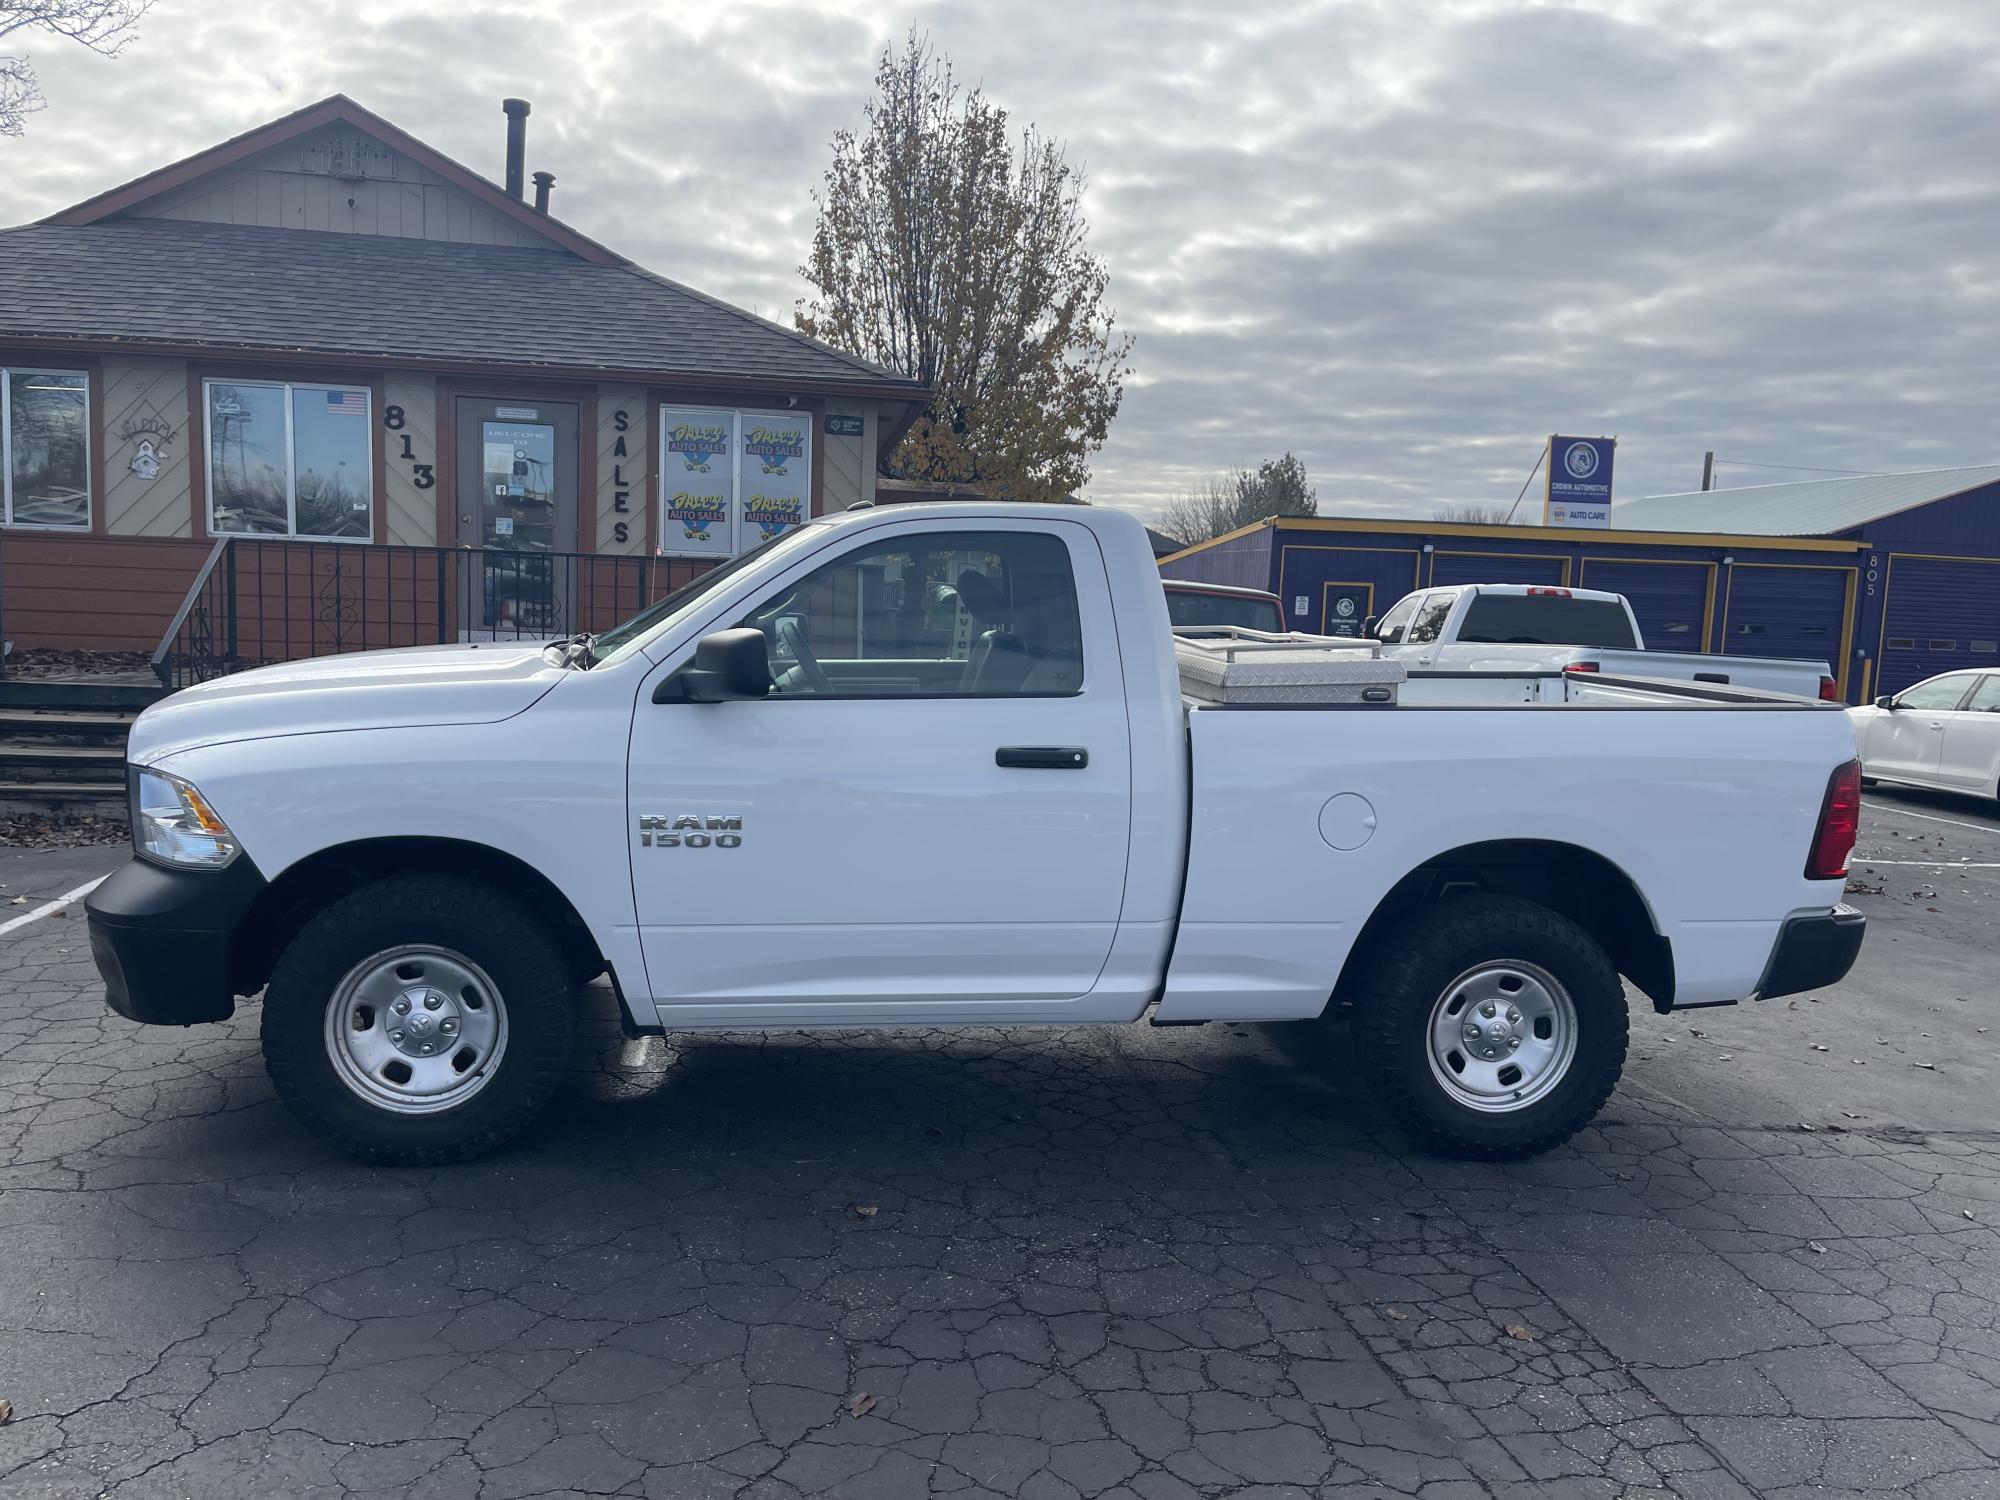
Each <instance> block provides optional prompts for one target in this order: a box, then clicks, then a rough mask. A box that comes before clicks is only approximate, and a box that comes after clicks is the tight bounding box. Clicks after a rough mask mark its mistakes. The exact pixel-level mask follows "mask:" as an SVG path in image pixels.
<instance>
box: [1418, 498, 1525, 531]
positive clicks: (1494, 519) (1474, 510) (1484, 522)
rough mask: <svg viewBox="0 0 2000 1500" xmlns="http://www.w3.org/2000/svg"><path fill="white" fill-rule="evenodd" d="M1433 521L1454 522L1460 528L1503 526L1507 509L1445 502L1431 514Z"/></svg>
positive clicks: (1500, 506)
mask: <svg viewBox="0 0 2000 1500" xmlns="http://www.w3.org/2000/svg"><path fill="white" fill-rule="evenodd" d="M1431 519H1432V520H1433V521H1447V522H1456V523H1457V524H1459V525H1461V526H1505V525H1506V524H1507V507H1506V506H1504V505H1480V504H1477V503H1474V502H1464V503H1460V502H1456V501H1447V502H1446V503H1445V504H1443V505H1440V506H1438V507H1437V508H1436V509H1435V510H1433V511H1432V512H1431Z"/></svg>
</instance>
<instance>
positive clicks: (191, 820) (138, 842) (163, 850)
mask: <svg viewBox="0 0 2000 1500" xmlns="http://www.w3.org/2000/svg"><path fill="white" fill-rule="evenodd" d="M132 844H133V846H134V847H135V848H136V849H138V851H139V852H140V853H141V854H144V855H146V856H147V857H148V858H151V859H156V860H158V861H159V862H160V863H161V864H163V865H191V866H195V867H197V868H201V869H208V870H219V869H221V868H222V867H223V866H224V865H226V864H228V863H229V862H230V861H231V860H232V859H234V858H236V849H237V844H236V836H235V835H234V834H232V833H231V832H230V831H229V828H228V826H227V825H226V824H225V823H224V822H223V821H222V819H220V818H218V817H217V816H216V815H215V809H214V808H212V807H210V806H209V805H208V802H207V800H206V799H205V798H204V797H203V796H202V795H201V793H200V792H198V791H196V790H195V789H194V788H193V787H192V786H191V785H189V784H188V783H187V782H185V781H182V780H181V779H180V777H178V776H169V775H168V774H167V773H166V772H165V771H152V770H148V769H146V768H145V767H144V766H138V767H135V768H134V769H133V772H132Z"/></svg>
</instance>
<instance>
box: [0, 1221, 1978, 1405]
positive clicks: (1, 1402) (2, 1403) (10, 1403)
mask: <svg viewBox="0 0 2000 1500" xmlns="http://www.w3.org/2000/svg"><path fill="white" fill-rule="evenodd" d="M1966 1217H1967V1218H1968V1219H1969V1218H1971V1217H1972V1215H1971V1214H1967V1215H1966ZM13 1420H14V1403H13V1402H11V1401H0V1426H5V1425H6V1424H7V1423H9V1422H11V1421H13Z"/></svg>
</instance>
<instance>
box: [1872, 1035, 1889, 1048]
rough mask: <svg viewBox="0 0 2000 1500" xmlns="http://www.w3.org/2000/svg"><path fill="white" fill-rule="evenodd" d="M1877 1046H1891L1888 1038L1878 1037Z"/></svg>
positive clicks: (1876, 1039)
mask: <svg viewBox="0 0 2000 1500" xmlns="http://www.w3.org/2000/svg"><path fill="white" fill-rule="evenodd" d="M1875 1045H1876V1046H1878V1047H1886V1046H1888V1045H1889V1039H1888V1038H1887V1037H1886V1036H1878V1037H1876V1038H1875Z"/></svg>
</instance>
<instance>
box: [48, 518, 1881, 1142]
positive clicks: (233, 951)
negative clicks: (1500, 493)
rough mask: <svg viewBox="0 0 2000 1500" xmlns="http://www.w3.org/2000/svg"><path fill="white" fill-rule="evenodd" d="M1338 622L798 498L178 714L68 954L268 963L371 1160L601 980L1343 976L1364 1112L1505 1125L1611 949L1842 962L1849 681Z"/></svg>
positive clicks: (1048, 547)
mask: <svg viewBox="0 0 2000 1500" xmlns="http://www.w3.org/2000/svg"><path fill="white" fill-rule="evenodd" d="M1332 645H1333V643H1331V642H1329V641H1325V640H1314V641H1308V642H1307V643H1305V644H1303V645H1297V644H1295V643H1290V642H1280V643H1277V644H1275V645H1274V646H1272V647H1271V649H1270V652H1269V654H1268V656H1267V658H1265V659H1264V660H1263V661H1262V662H1258V661H1251V660H1248V657H1247V655H1246V657H1245V659H1244V660H1241V661H1228V660H1227V658H1228V657H1229V653H1230V650H1231V649H1233V648H1227V647H1219V646H1217V645H1216V644H1215V643H1214V642H1207V643H1203V642H1197V641H1192V640H1185V641H1180V642H1178V643H1177V642H1176V640H1175V638H1174V636H1173V635H1172V633H1171V631H1170V628H1169V624H1168V616H1167V607H1166V603H1165V596H1164V594H1163V591H1162V588H1161V584H1160V577H1159V574H1158V571H1157V570H1156V568H1155V566H1154V563H1153V559H1152V556H1151V553H1150V551H1149V549H1148V547H1147V544H1146V540H1145V534H1144V532H1143V530H1142V529H1141V527H1140V526H1139V524H1138V522H1137V521H1135V520H1133V519H1132V518H1131V517H1129V516H1126V515H1123V514H1121V513H1119V512H1116V511H1109V510H1102V509H1093V508H1086V507H1078V506H1012V505H988V504H950V505H929V506H921V505H910V506H897V507H893V508H886V509H864V510H856V511H849V512H846V513H844V514H841V515H836V516H829V517H823V518H820V519H818V520H815V521H813V522H811V523H809V524H807V525H804V526H802V527H799V528H797V529H796V530H794V531H792V532H789V533H788V534H786V535H785V536H783V537H780V538H778V539H777V540H775V541H773V542H771V543H769V544H767V545H766V546H764V547H762V548H760V549H758V550H757V551H755V552H752V553H749V554H746V555H745V556H743V557H740V558H737V559H736V560H734V561H732V562H729V563H726V564H724V565H722V566H721V567H718V568H716V569H715V570H714V571H712V572H710V573H708V574H707V575H706V576H704V577H703V578H701V579H700V580H698V581H697V582H695V583H694V584H692V585H690V586H689V587H687V588H686V589H683V590H681V591H680V592H679V593H677V594H674V595H671V596H669V597H668V598H666V599H664V600H662V601H661V602H660V603H658V604H656V605H654V606H653V607H651V608H649V609H647V610H645V611H643V612H642V613H641V614H639V615H638V616H636V617H635V618H634V619H632V620H630V621H628V622H627V623H626V624H624V625H622V626H620V627H618V628H617V629H615V630H612V631H609V632H607V633H605V634H604V635H602V636H598V637H578V638H576V639H574V640H571V641H567V642H561V643H557V644H553V645H549V646H512V645H506V646H495V645H492V644H484V645H467V646H448V647H433V648H418V649H411V650H403V651H386V652H375V653H369V654H365V655H358V656H346V657H328V658H323V659H319V660H313V661H303V662H295V663H291V664H289V665H282V666H273V667H267V668H263V669H260V670H257V671H251V672H245V673H242V674H239V675H236V676H231V677H225V678H222V679H220V680H217V681H214V682H209V683H205V684H202V685H200V686H197V687H193V688H189V689H187V690H185V691H183V692H180V693H177V694H175V695H173V696H172V697H170V698H167V699H165V700H164V701H162V702H161V703H159V704H157V705H155V706H154V707H152V708H150V709H148V710H147V711H146V712H145V713H144V714H143V715H142V716H141V717H140V718H139V720H138V722H137V724H136V726H135V727H134V729H133V731H132V734H131V739H130V749H129V752H128V753H129V756H130V760H131V763H132V771H131V779H132V786H133V830H134V839H135V842H136V844H137V850H136V856H135V858H134V859H133V860H132V861H131V862H129V863H128V864H126V865H125V866H124V867H123V868H121V869H120V870H119V871H117V872H116V873H115V874H113V875H112V876H111V878H110V879H109V880H107V881H106V882H105V883H104V884H103V885H101V886H99V887H98V888H97V889H96V890H95V891H94V892H93V893H92V894H91V896H90V898H89V901H88V911H89V919H90V940H91V947H92V951H93V954H94V956H95V958H96V961H97V964H98V967H99V969H100V970H101V972H102V973H103V975H104V979H105V984H106V990H107V995H108V999H109V1003H110V1004H111V1006H112V1008H113V1009H115V1010H117V1011H118V1012H119V1013H121V1014H123V1015H126V1016H129V1017H131V1018H133V1019H135V1020H140V1021H149V1022H158V1023H166V1024H189V1023H195V1022H203V1021H216V1020H221V1019H223V1018H225V1017H227V1016H229V1015H230V1014H231V1012H232V1010H233V1008H234V1005H235V997H237V996H254V995H256V994H258V993H259V992H260V991H261V992H262V995H263V1002H262V1016H261V1024H262V1038H263V1050H264V1056H265V1059H266V1063H267V1066H268V1068H269V1070H270V1073H271V1076H272V1078H273V1080H274V1082H275V1084H276V1086H277V1089H278V1092H279V1094H280V1096H281V1097H282V1098H283V1099H284V1100H285V1102H286V1103H287V1104H288V1105H289V1106H290V1107H291V1108H292V1110H293V1111H294V1112H295V1113H296V1114H297V1115H298V1116H299V1118H300V1119H301V1120H303V1121H304V1122H305V1123H306V1124H307V1125H308V1126H310V1127H311V1128H312V1129H314V1130H315V1131H317V1132H319V1133H320V1134H321V1135H323V1136H324V1137H325V1138H326V1139H328V1140H329V1141H331V1142H333V1143H334V1144H336V1145H337V1146H339V1147H341V1148H342V1149H344V1150H347V1151H349V1152H352V1153H354V1154H356V1155H358V1156H360V1157H363V1158H365V1159H369V1160H375V1161H386V1162H403V1163H419V1162H435V1161H446V1160H457V1159H462V1158H464V1157H467V1156H471V1155H474V1154H476V1153H478V1152H480V1151H483V1150H486V1149H488V1148H490V1147H492V1146H493V1145H495V1144H497V1143H498V1142H500V1141H502V1140H504V1139H505V1138H507V1137H508V1136H509V1135H511V1134H513V1133H514V1132H516V1131H518V1130H520V1129H521V1128H523V1127H524V1126H525V1125H526V1124H527V1123H528V1122H529V1121H530V1120H531V1119H532V1118H533V1117H534V1115H535V1113H536V1111H537V1110H539V1109H540V1108H541V1107H542V1105H543V1104H544V1103H546V1102H547V1100H548V1099H549V1097H550V1096H551V1094H552V1093H553V1092H554V1090H555V1088H556V1086H557V1084H558V1082H559V1080H560V1079H561V1077H562V1073H563V1069H564V1063H565V1058H566V1056H567V1054H568V1051H569V1047H570V1043H571V1037H572V1033H573V1031H574V1024H575V1023H574V1005H575V998H576V993H577V988H578V986H580V985H581V984H582V983H583V982H585V981H588V980H590V979H593V978H595V977H597V976H599V975H608V977H609V979H610V981H611V983H612V984H613V986H615V988H616V991H617V995H618V999H619V1003H620V1004H621V1006H622V1008H623V1011H624V1014H625V1019H626V1024H627V1025H628V1027H630V1028H631V1029H632V1030H633V1031H634V1032H635V1033H646V1032H652V1033H658V1032H662V1031H666V1032H672V1031H682V1030H691V1029H709V1030H739V1031H752V1032H754V1031H760V1030H771V1029H792V1028H798V1027H842V1028H857V1027H902V1026H918V1027H933V1026H941V1025H955V1024H964V1025H980V1026H993V1025H1004V1024H1024V1023H1034V1024H1058V1025H1074V1024H1082V1023H1112V1022H1119V1023H1130V1022H1134V1021H1140V1020H1146V1019H1150V1020H1151V1021H1152V1022H1154V1023H1155V1024H1163V1025H1164V1024H1198V1023H1201V1022H1205V1021H1211V1020H1229V1021H1285V1020H1292V1021H1308V1020H1317V1019H1319V1018H1321V1017H1322V1015H1323V1014H1325V1013H1328V1012H1329V1010H1330V1009H1331V1008H1332V1007H1333V1005H1334V1003H1335V1002H1338V1008H1339V1009H1340V1010H1341V1011H1342V1012H1345V1013H1351V1016H1352V1023H1353V1040H1354V1045H1355V1046H1356V1047H1357V1048H1358V1049H1359V1051H1360V1052H1361V1054H1362V1056H1363V1060H1364V1064H1365V1066H1364V1069H1363V1071H1364V1072H1365V1074H1366V1075H1367V1076H1368V1077H1369V1078H1370V1081H1371V1084H1372V1086H1373V1087H1374V1089H1375V1091H1376V1092H1377V1093H1378V1094H1379V1095H1380V1097H1381V1099H1382V1100H1383V1102H1384V1103H1385V1105H1386V1106H1387V1107H1388V1108H1389V1110H1390V1111H1391V1112H1392V1113H1393V1114H1394V1116H1395V1118H1396V1119H1397V1120H1398V1121H1399V1122H1400V1123H1401V1124H1402V1125H1403V1126H1404V1127H1405V1128H1406V1129H1408V1130H1409V1131H1411V1132H1412V1133H1413V1134H1415V1135H1416V1136H1417V1137H1418V1138H1419V1139H1420V1140H1421V1141H1422V1142H1424V1143H1425V1144H1426V1145H1428V1146H1429V1147H1431V1148H1432V1149H1435V1150H1439V1151H1443V1152H1449V1153H1455V1154H1459V1155H1465V1156H1471V1157H1479V1158H1489V1159H1491V1158H1503V1157H1515V1156H1522V1155H1526V1154H1530V1153H1533V1152H1536V1151H1540V1150H1543V1149H1545V1148H1547V1147H1549V1146H1551V1145H1553V1144H1555V1143H1557V1142H1560V1141H1562V1140H1564V1139H1566V1138H1567V1137H1568V1136H1569V1135H1570V1134H1571V1133H1572V1132H1574V1131H1575V1130H1577V1129H1578V1128H1579V1127H1581V1126H1582V1125H1583V1124H1585V1123H1586V1122H1587V1121H1589V1120H1590V1119H1591V1118H1592V1116H1593V1115H1594V1114H1595V1113H1596V1111H1597V1110H1598V1108H1599V1107H1600V1106H1601V1105H1602V1104H1603V1103H1604V1101H1605V1099H1606V1098H1607V1097H1608V1096H1609V1094H1610V1092H1611V1090H1612V1088H1613V1086H1614V1084H1615V1082H1616V1080H1617V1078H1618V1076H1619V1072H1620V1070H1621V1068H1622V1066H1623V1063H1624V1059H1625V1051H1626V1035H1627V1021H1628V1018H1627V1001H1626V997H1625V994H1624V992H1623V990H1622V988H1621V986H1620V982H1619V976H1620V974H1623V975H1625V976H1626V977H1628V978H1629V979H1630V980H1631V981H1632V983H1633V984H1634V986H1635V987H1636V988H1637V989H1639V990H1641V991H1643V992H1644V993H1645V994H1646V995H1647V996H1649V997H1650V998H1651V1000H1652V1003H1653V1005H1654V1007H1655V1008H1656V1009H1658V1010H1661V1011H1663V1012H1664V1011H1666V1010H1669V1009H1672V1008H1675V1007H1685V1006H1705V1005H1720V1004H1728V1003H1731V1002H1734V1001H1737V1000H1741V999H1745V998H1748V997H1752V996H1765V997H1768V996H1771V995H1781V994H1787V993H1791V992H1794V991H1798V990H1803V989H1810V988H1814V987H1817V986H1821V985H1826V984H1831V983H1833V982H1835V981H1836V980H1838V979H1839V978H1840V977H1841V976H1842V975H1843V974H1845V973H1846V972H1847V969H1848V967H1849V965H1850V964H1851V963H1852V962H1853V959H1854V955H1855V953H1856V951H1857V950H1858V948H1859V945H1860V942H1861V936H1862V918H1861V917H1860V915H1859V914H1858V913H1856V912H1853V911H1850V910H1848V909H1847V908H1845V907H1843V906H1841V905H1840V904H1839V903H1840V897H1841V894H1842V889H1843V884H1844V880H1845V875H1846V859H1847V855H1848V853H1849V851H1850V849H1851V847H1852V844H1853V841H1854V834H1855V828H1856V819H1857V811H1858V806H1859V769H1858V767H1857V766H1856V765H1855V763H1854V760H1853V755H1854V742H1853V735H1852V732H1851V730H1850V728H1849V725H1848V721H1847V718H1846V716H1845V715H1844V714H1843V713H1842V712H1841V711H1840V710H1839V709H1838V708H1833V707H1829V706H1824V705H1820V704H1817V703H1809V702H1802V701H1799V700H1796V699H1788V698H1780V697H1776V696H1771V695H1760V694H1757V693H1752V692H1741V691H1735V690H1730V689H1696V688H1692V687H1682V686H1681V685H1678V684H1672V683H1662V682H1645V683H1637V682H1630V681H1625V680H1621V679H1618V678H1615V677H1612V676H1610V675H1605V674H1600V675H1599V676H1596V677H1592V678H1588V679H1584V678H1575V677H1568V678H1565V677H1564V676H1563V674H1561V673H1559V672H1550V673H1547V674H1544V675H1546V676H1548V677H1550V678H1551V679H1553V680H1554V681H1555V682H1556V683H1557V684H1558V686H1559V687H1560V692H1559V694H1556V695H1554V698H1555V701H1544V702H1541V703H1537V704H1519V703H1510V702H1509V701H1508V694H1509V693H1510V692H1511V691H1513V689H1512V688H1511V687H1509V685H1508V677H1507V674H1502V673H1496V674H1494V686H1493V691H1492V695H1491V696H1492V699H1493V701H1491V702H1486V703H1473V704H1470V705H1461V704H1459V703H1456V702H1453V703H1450V704H1444V703H1441V702H1440V699H1439V697H1438V696H1437V694H1438V689H1437V687H1436V686H1435V685H1433V684H1429V683H1426V682H1424V681H1422V680H1414V679H1413V680H1411V681H1409V682H1407V683H1398V682H1397V681H1396V680H1395V679H1397V678H1400V677H1401V676H1402V675H1403V674H1402V672H1401V671H1400V670H1399V669H1398V668H1396V667H1394V666H1393V665H1388V664H1384V663H1380V662H1377V661H1374V660H1371V659H1370V658H1369V654H1368V653H1353V652H1350V653H1345V654H1343V653H1341V652H1339V651H1337V650H1332V649H1330V648H1331V647H1332ZM1204 653H1206V654H1204ZM1217 659H1224V660H1225V661H1226V665H1224V666H1223V667H1220V668H1215V662H1216V660H1217ZM1357 663H1358V665H1357ZM1211 668H1215V669H1214V670H1210V669H1211ZM1204 671H1206V672H1207V673H1208V675H1206V676H1200V674H1201V673H1202V672H1204ZM1218 672H1220V674H1221V675H1220V676H1219V677H1218V675H1217V673H1218ZM1190 674H1192V675H1190ZM1231 674H1235V676H1236V678H1237V679H1241V680H1235V681H1232V680H1231ZM1258 674H1263V678H1264V679H1268V680H1269V681H1272V682H1276V683H1277V684H1278V685H1277V686H1276V687H1275V688H1270V689H1268V691H1267V690H1262V689H1258V688H1256V687H1255V686H1254V684H1253V686H1251V687H1249V688H1244V687H1243V683H1244V681H1249V680H1251V679H1258ZM1356 674H1359V675H1360V677H1361V678H1365V679H1366V681H1365V683H1364V684H1363V685H1362V686H1360V687H1359V688H1358V690H1356V691H1353V692H1350V688H1353V686H1354V682H1355V680H1356ZM1516 675H1517V676H1518V675H1519V674H1516ZM1197 677H1199V678H1200V680H1199V681H1198V682H1197ZM1259 680H1263V679H1259ZM1313 682H1328V683H1345V684H1346V686H1343V687H1339V688H1337V689H1330V690H1329V691H1328V693H1327V694H1326V696H1324V697H1321V698H1318V699H1317V700H1316V699H1315V698H1314V693H1315V692H1316V691H1317V689H1314V688H1312V687H1311V686H1306V687H1298V686H1296V684H1298V683H1307V684H1310V683H1313ZM1287 684H1293V685H1290V686H1288V685H1287ZM1184 686H1185V691H1184ZM1453 686H1454V687H1455V688H1456V689H1458V690H1459V691H1462V689H1463V684H1454V685H1453ZM1197 687H1199V689H1200V690H1199V691H1198V692H1197V691H1196V688H1197ZM1239 689H1241V690H1242V691H1241V692H1239ZM1245 694H1247V696H1248V699H1249V701H1244V695H1245Z"/></svg>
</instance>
